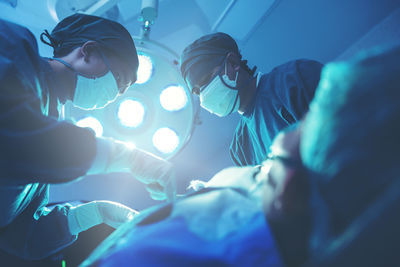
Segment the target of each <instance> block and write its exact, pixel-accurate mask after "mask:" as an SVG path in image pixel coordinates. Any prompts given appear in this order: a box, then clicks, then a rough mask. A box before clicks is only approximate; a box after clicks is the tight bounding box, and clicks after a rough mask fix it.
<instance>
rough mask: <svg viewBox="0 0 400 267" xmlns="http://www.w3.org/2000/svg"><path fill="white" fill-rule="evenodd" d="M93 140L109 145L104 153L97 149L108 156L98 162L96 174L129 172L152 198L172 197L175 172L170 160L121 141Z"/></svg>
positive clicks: (174, 192) (173, 197) (174, 190)
mask: <svg viewBox="0 0 400 267" xmlns="http://www.w3.org/2000/svg"><path fill="white" fill-rule="evenodd" d="M97 140H98V144H100V145H98V147H100V148H101V147H105V146H104V145H101V143H104V142H105V143H107V145H106V146H107V147H108V148H109V149H108V151H106V152H100V154H101V153H103V154H104V153H107V154H108V155H109V156H108V160H106V161H105V162H104V163H102V164H100V169H99V167H97V169H96V172H97V173H111V172H121V171H130V172H131V173H132V174H133V176H134V177H135V178H136V179H138V180H139V181H141V182H142V183H144V184H146V189H147V191H149V192H150V196H151V197H152V198H153V199H156V200H163V199H168V200H170V201H173V200H174V199H175V195H176V185H175V175H174V171H173V167H172V164H171V163H169V162H168V161H166V160H164V159H162V158H160V157H157V156H155V155H153V154H151V153H149V152H146V151H144V150H141V149H138V148H132V147H129V145H127V144H126V143H124V142H120V141H117V140H113V139H111V138H98V139H97ZM99 151H101V149H98V153H99ZM103 151H104V150H103ZM100 156H101V155H100ZM92 173H93V172H92Z"/></svg>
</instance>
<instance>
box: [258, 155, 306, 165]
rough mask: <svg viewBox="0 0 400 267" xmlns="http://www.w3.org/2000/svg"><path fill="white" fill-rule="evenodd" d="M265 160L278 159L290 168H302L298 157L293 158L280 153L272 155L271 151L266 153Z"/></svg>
mask: <svg viewBox="0 0 400 267" xmlns="http://www.w3.org/2000/svg"><path fill="white" fill-rule="evenodd" d="M265 160H266V161H274V160H279V161H281V162H282V163H284V164H285V165H287V166H290V167H292V168H302V167H303V163H302V162H301V161H300V160H299V159H293V158H289V157H285V156H281V155H274V154H272V153H270V154H268V155H267V158H266V159H265Z"/></svg>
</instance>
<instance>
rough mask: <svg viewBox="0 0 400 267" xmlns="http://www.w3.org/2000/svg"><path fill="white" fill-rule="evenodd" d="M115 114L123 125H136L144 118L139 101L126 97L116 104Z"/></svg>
mask: <svg viewBox="0 0 400 267" xmlns="http://www.w3.org/2000/svg"><path fill="white" fill-rule="evenodd" d="M117 116H118V119H119V121H120V123H121V124H122V125H123V126H125V127H138V126H139V125H140V124H141V123H142V122H143V119H144V106H143V104H142V103H140V102H139V101H136V100H133V99H126V100H124V101H122V102H121V103H120V104H119V106H118V111H117Z"/></svg>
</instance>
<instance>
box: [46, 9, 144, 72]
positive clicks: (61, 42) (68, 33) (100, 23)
mask: <svg viewBox="0 0 400 267" xmlns="http://www.w3.org/2000/svg"><path fill="white" fill-rule="evenodd" d="M44 36H45V37H47V39H48V41H46V40H45V39H44ZM41 40H42V42H44V43H46V44H48V45H50V46H51V47H53V49H54V52H53V53H54V57H61V56H64V55H66V54H68V53H69V52H71V51H72V50H73V49H74V48H76V47H79V46H81V45H82V44H84V43H85V42H87V41H96V42H98V43H99V44H100V45H101V46H102V47H103V48H105V49H106V50H108V51H109V52H111V53H112V55H114V56H116V57H117V58H118V59H120V60H121V61H122V62H125V63H126V64H127V66H128V67H130V68H131V69H132V71H133V72H134V73H133V75H134V76H136V71H137V67H138V56H137V53H136V48H135V44H134V42H133V39H132V37H131V35H130V34H129V32H128V31H127V30H126V29H125V28H124V27H123V26H122V25H121V24H119V23H118V22H115V21H111V20H108V19H105V18H101V17H97V16H91V15H85V14H74V15H71V16H69V17H66V18H65V19H63V20H62V21H60V22H59V23H58V24H57V25H56V27H55V28H54V29H53V30H52V32H51V33H49V32H48V31H47V30H46V31H45V32H44V33H42V35H41Z"/></svg>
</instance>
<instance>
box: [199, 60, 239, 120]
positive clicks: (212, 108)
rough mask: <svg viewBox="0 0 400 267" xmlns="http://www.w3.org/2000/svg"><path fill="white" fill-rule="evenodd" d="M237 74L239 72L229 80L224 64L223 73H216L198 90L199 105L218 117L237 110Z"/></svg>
mask: <svg viewBox="0 0 400 267" xmlns="http://www.w3.org/2000/svg"><path fill="white" fill-rule="evenodd" d="M238 74H239V72H237V73H236V78H235V80H234V81H232V80H230V79H229V77H228V75H227V74H226V64H225V74H224V75H222V76H220V75H217V76H216V77H215V78H214V79H213V80H212V81H211V82H210V83H209V84H208V85H207V86H206V87H205V88H204V89H203V90H202V91H201V92H200V105H201V106H202V107H203V108H204V109H206V110H207V111H209V112H211V113H213V114H216V115H217V116H219V117H225V116H227V115H229V114H231V113H233V112H236V111H238V109H239V106H240V101H239V95H238V90H237V89H236V85H237V77H238ZM222 80H223V81H222Z"/></svg>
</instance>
